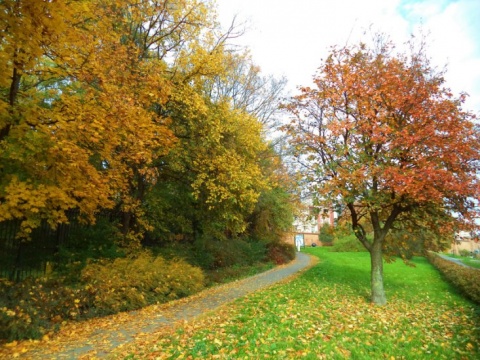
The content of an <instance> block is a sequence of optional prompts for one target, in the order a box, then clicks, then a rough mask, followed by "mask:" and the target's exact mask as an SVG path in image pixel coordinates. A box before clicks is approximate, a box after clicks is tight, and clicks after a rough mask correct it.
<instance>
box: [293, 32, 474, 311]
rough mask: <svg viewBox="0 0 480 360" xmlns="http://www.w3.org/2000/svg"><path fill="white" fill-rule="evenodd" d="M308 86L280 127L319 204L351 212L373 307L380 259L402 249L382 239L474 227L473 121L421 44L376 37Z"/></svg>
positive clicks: (339, 56)
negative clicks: (402, 48) (365, 258)
mask: <svg viewBox="0 0 480 360" xmlns="http://www.w3.org/2000/svg"><path fill="white" fill-rule="evenodd" d="M314 83H315V86H314V87H313V88H310V87H304V88H301V89H300V90H301V93H300V95H298V96H296V97H294V98H293V99H292V101H291V102H290V103H289V104H288V106H287V108H288V110H289V112H290V114H291V115H292V120H291V123H290V124H289V125H288V126H286V130H287V131H288V133H289V135H290V138H291V142H292V144H293V146H294V149H295V152H296V153H297V156H298V158H300V159H301V160H302V162H303V163H304V164H306V174H307V176H308V179H309V182H310V185H311V187H312V188H313V190H314V192H315V193H316V194H317V197H318V198H319V200H320V201H321V202H322V201H323V202H326V203H327V204H341V205H343V208H345V209H346V211H348V212H349V215H350V220H351V224H352V227H353V230H354V232H355V234H356V236H357V238H358V240H359V241H360V242H361V243H362V244H363V245H364V246H365V248H366V249H367V250H368V251H369V252H370V254H371V259H372V274H371V281H372V301H373V302H374V303H378V304H384V303H385V302H386V297H385V294H384V289H383V265H382V253H383V251H384V250H387V249H392V248H401V247H402V246H404V247H405V246H407V245H408V244H404V243H403V242H406V241H407V239H406V238H405V237H403V236H402V237H396V238H395V237H393V238H390V239H389V241H388V244H386V241H385V238H386V235H387V234H389V232H390V233H391V232H392V231H394V230H395V229H401V228H402V226H403V227H407V226H408V227H409V228H410V229H415V228H417V229H418V228H423V229H429V228H430V229H434V230H435V232H438V230H440V231H442V232H443V234H448V233H450V234H452V233H453V232H454V231H455V229H459V228H464V229H466V228H471V227H472V226H473V225H474V223H473V221H474V219H475V218H476V217H478V208H476V202H477V201H478V199H479V178H478V168H479V160H480V147H479V144H480V142H479V140H480V139H479V128H478V124H476V123H475V122H474V120H475V116H474V115H473V114H472V113H471V112H468V111H465V110H464V109H463V108H462V105H463V103H464V100H465V97H466V95H465V94H461V95H460V96H459V97H455V96H454V95H453V94H452V92H451V91H450V90H449V89H448V88H447V87H445V80H444V78H443V73H442V72H441V71H437V70H436V69H434V68H433V67H432V66H431V65H430V62H429V59H428V57H427V56H426V54H425V51H424V48H423V46H421V47H420V49H415V46H412V47H411V51H410V52H409V53H407V52H399V51H397V50H396V48H395V46H394V45H393V44H392V43H390V42H388V41H384V40H383V39H382V38H381V37H379V38H378V39H377V42H376V43H375V44H374V45H372V46H371V47H368V46H366V45H365V44H362V43H360V44H358V45H352V46H346V47H342V48H338V47H334V48H332V50H331V53H330V55H329V56H328V58H327V59H326V60H325V61H323V63H322V65H321V67H320V68H319V71H318V73H317V74H316V75H315V77H314ZM365 224H368V225H369V227H370V229H371V231H372V233H373V236H370V232H369V229H368V228H366V227H365ZM402 224H403V225H402ZM407 238H408V237H407ZM392 241H393V244H392ZM386 245H388V246H386Z"/></svg>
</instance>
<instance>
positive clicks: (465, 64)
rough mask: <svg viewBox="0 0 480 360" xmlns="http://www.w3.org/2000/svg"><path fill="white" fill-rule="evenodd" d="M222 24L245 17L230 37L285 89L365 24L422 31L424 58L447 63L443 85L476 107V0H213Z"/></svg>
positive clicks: (479, 25) (479, 10) (393, 32)
mask: <svg viewBox="0 0 480 360" xmlns="http://www.w3.org/2000/svg"><path fill="white" fill-rule="evenodd" d="M217 4H218V11H219V15H220V20H221V21H222V24H224V25H225V26H228V25H229V24H230V22H231V20H232V18H233V17H234V16H235V15H237V22H244V23H246V27H247V32H246V33H245V35H243V36H242V37H241V39H239V40H237V41H238V42H240V43H241V44H242V45H246V46H248V47H249V48H250V49H251V52H252V55H253V58H254V61H255V62H256V63H257V64H258V65H259V66H260V67H261V68H262V71H263V73H264V74H272V75H274V76H276V77H280V76H282V75H284V76H286V77H287V78H288V80H289V89H290V90H291V93H292V94H293V93H294V92H295V88H296V86H298V85H309V84H310V82H311V78H312V75H313V74H314V73H315V71H316V69H317V68H318V67H319V66H320V64H321V59H322V58H325V56H326V54H327V53H328V49H329V47H330V46H331V45H344V44H346V43H347V42H348V43H357V42H358V41H359V40H361V39H362V37H363V36H365V35H363V34H364V32H365V30H366V29H368V28H370V27H372V28H373V29H374V30H375V31H381V32H384V33H386V34H388V35H389V36H390V37H391V38H392V40H393V41H394V42H395V43H396V44H397V45H401V44H402V43H404V42H405V41H406V40H408V38H409V36H410V34H413V35H417V36H418V35H420V31H419V27H420V26H421V27H422V29H423V32H424V33H428V34H429V35H428V38H427V39H428V46H429V47H428V51H427V53H428V55H429V56H430V57H431V58H432V62H433V63H434V64H435V65H437V66H439V67H443V66H444V65H447V73H446V79H447V85H448V86H449V87H451V88H452V90H453V91H454V92H455V93H457V94H458V93H459V92H460V91H464V92H467V93H468V94H469V95H470V98H469V99H468V100H467V103H466V106H465V108H466V109H468V110H471V111H473V112H474V113H476V114H477V115H480V0H217Z"/></svg>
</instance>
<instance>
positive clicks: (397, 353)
mask: <svg viewBox="0 0 480 360" xmlns="http://www.w3.org/2000/svg"><path fill="white" fill-rule="evenodd" d="M306 251H307V252H309V253H312V254H313V255H315V256H319V257H320V263H319V264H318V265H316V266H315V267H314V268H312V269H310V270H308V271H307V272H305V273H304V274H302V275H301V276H300V277H298V278H297V279H295V280H294V281H292V282H289V283H285V284H281V285H277V286H274V287H272V288H270V289H268V290H265V291H261V292H258V293H255V294H253V295H251V296H248V297H247V298H244V299H241V300H238V301H236V302H234V303H233V304H231V305H229V306H227V307H224V308H223V309H222V311H220V312H216V313H215V314H213V315H212V316H208V317H205V318H204V319H200V320H198V321H196V322H195V323H190V324H184V326H181V327H179V328H177V329H175V330H165V331H164V332H162V333H160V334H156V337H155V339H153V338H151V339H150V340H148V341H142V343H137V344H134V345H133V346H130V347H128V348H127V349H123V350H122V351H121V352H119V353H117V354H116V357H117V358H128V359H141V358H147V357H148V358H150V357H152V358H160V359H178V358H189V357H191V358H224V359H230V358H269V357H270V358H275V359H282V358H297V357H298V358H300V357H302V358H307V359H318V358H325V359H344V358H354V359H372V358H375V359H382V358H387V359H393V358H395V359H401V358H405V359H412V358H415V359H432V358H435V359H477V358H478V357H479V354H480V353H479V348H478V335H479V328H478V326H479V308H478V307H475V306H474V305H473V304H472V303H470V302H468V301H466V300H465V299H463V298H462V297H461V296H460V295H458V294H457V293H456V292H455V290H453V289H452V288H451V287H450V286H449V285H448V284H446V283H445V282H444V281H443V280H442V279H441V277H440V275H439V273H438V272H437V271H436V270H435V269H434V268H433V267H432V266H431V265H430V264H429V263H428V262H427V261H426V260H425V259H423V258H415V259H414V263H415V265H416V267H415V268H412V267H407V266H405V265H404V264H403V263H402V262H396V263H393V264H386V265H385V283H386V290H387V295H388V297H389V303H388V305H387V306H385V307H376V306H373V305H371V304H369V302H368V295H369V258H368V254H367V253H330V252H328V250H326V249H322V248H313V249H307V250H306Z"/></svg>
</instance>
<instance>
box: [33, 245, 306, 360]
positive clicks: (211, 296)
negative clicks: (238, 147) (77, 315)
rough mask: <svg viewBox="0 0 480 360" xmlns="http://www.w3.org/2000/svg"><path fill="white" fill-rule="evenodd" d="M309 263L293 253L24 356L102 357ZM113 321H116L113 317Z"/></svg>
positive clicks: (303, 267) (269, 283) (275, 280)
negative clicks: (281, 260) (278, 262)
mask: <svg viewBox="0 0 480 360" xmlns="http://www.w3.org/2000/svg"><path fill="white" fill-rule="evenodd" d="M312 264H313V261H312V259H311V257H310V256H308V255H306V254H304V253H297V257H296V259H295V260H294V261H292V262H290V263H289V264H287V265H283V266H280V267H277V268H274V269H271V270H269V271H266V272H264V273H261V274H258V275H255V276H252V277H249V278H246V279H243V280H239V281H235V282H233V283H229V284H225V285H221V286H218V287H215V288H213V289H208V290H206V291H203V292H201V293H199V294H197V295H194V296H192V297H189V298H186V299H183V300H180V301H177V302H174V303H173V304H172V306H166V307H162V306H160V307H159V309H158V311H155V312H154V313H153V315H152V312H151V311H150V313H149V314H148V316H145V315H143V314H142V310H139V311H138V312H130V313H128V318H127V319H122V320H120V319H119V321H118V323H119V324H118V325H117V326H112V327H108V328H98V329H96V330H94V331H93V332H92V333H91V334H90V335H89V336H88V340H87V341H85V340H82V341H79V339H75V336H70V337H69V338H66V339H64V340H63V341H61V346H60V347H59V348H58V351H55V352H52V350H51V349H44V351H36V352H34V353H30V354H28V355H27V356H28V358H32V359H78V358H90V356H89V355H88V354H92V353H93V354H94V357H95V358H102V357H106V356H107V355H108V354H109V353H110V352H111V351H112V350H113V349H115V348H116V347H118V346H121V345H124V344H127V343H130V342H132V341H134V340H135V338H136V337H137V336H139V335H141V334H145V333H153V332H155V331H156V330H158V329H161V328H163V327H166V326H173V325H174V324H175V323H177V322H179V321H187V320H188V321H190V320H192V319H194V318H196V317H198V316H200V315H203V314H205V313H206V312H209V311H212V310H215V309H217V308H218V307H220V306H222V305H224V304H226V303H229V302H231V301H233V300H235V299H237V298H240V297H242V296H245V295H247V294H249V293H252V292H254V291H256V290H260V289H263V288H265V287H267V286H270V285H272V284H274V283H277V282H279V281H281V280H284V279H286V278H288V277H290V276H291V275H294V274H295V273H298V272H299V271H300V270H303V269H306V268H308V267H309V266H311V265H312ZM137 315H138V316H137ZM109 321H111V320H109ZM113 323H116V321H115V320H114V321H113ZM92 357H93V356H92Z"/></svg>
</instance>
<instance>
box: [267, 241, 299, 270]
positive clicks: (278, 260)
mask: <svg viewBox="0 0 480 360" xmlns="http://www.w3.org/2000/svg"><path fill="white" fill-rule="evenodd" d="M295 251H296V250H295V246H293V245H292V244H287V243H285V242H282V241H275V242H271V243H268V244H267V257H268V259H269V260H271V261H273V262H274V263H275V264H277V265H281V264H286V263H288V262H289V261H291V260H293V259H295Z"/></svg>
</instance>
